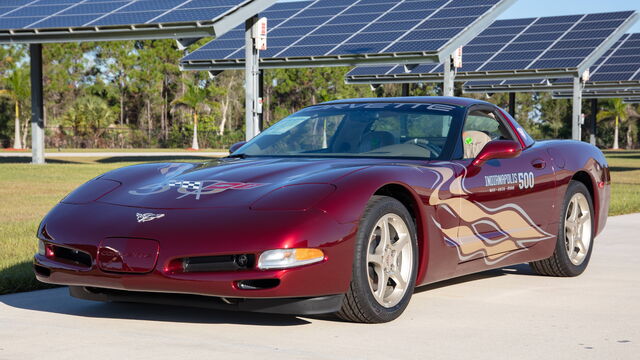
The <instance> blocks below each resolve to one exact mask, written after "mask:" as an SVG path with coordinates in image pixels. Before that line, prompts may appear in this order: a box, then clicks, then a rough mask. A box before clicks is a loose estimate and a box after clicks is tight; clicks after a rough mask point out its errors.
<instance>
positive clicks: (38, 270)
mask: <svg viewBox="0 0 640 360" xmlns="http://www.w3.org/2000/svg"><path fill="white" fill-rule="evenodd" d="M33 270H35V272H36V274H38V275H40V276H45V277H49V276H51V270H49V269H47V268H46V267H44V266H40V265H33Z"/></svg>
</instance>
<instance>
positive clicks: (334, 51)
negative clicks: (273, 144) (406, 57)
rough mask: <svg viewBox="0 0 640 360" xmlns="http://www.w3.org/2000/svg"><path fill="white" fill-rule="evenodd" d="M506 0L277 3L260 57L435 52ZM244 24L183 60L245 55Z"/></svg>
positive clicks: (337, 0)
mask: <svg viewBox="0 0 640 360" xmlns="http://www.w3.org/2000/svg"><path fill="white" fill-rule="evenodd" d="M505 2H506V1H505V0H397V1H389V0H314V1H298V2H286V3H277V4H275V5H274V6H272V7H271V8H269V9H268V10H266V11H265V12H263V13H261V14H260V15H261V16H266V17H267V18H268V19H269V33H268V42H269V49H268V50H266V51H263V52H261V54H260V55H261V57H262V58H288V57H313V56H330V55H348V54H382V53H398V52H436V51H438V50H439V49H441V48H442V47H444V46H445V45H446V44H447V43H449V42H450V41H451V39H452V38H455V37H456V36H457V35H458V34H460V33H461V32H462V31H463V30H464V29H465V28H467V27H468V26H470V25H471V24H473V23H475V22H477V21H478V19H479V18H481V17H482V15H484V14H486V13H489V12H490V11H492V10H495V7H496V6H497V5H499V4H501V3H505ZM243 47H244V29H243V28H241V27H239V28H237V29H235V30H234V31H231V32H229V33H227V34H226V35H224V36H222V37H220V38H218V39H216V40H215V41H213V42H210V43H208V44H206V45H205V46H203V47H202V48H200V49H198V50H197V51H195V52H193V53H192V54H190V55H188V56H186V57H185V58H184V59H183V61H185V62H188V61H198V60H226V59H243V58H244V50H243Z"/></svg>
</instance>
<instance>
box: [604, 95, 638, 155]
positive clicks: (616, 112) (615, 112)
mask: <svg viewBox="0 0 640 360" xmlns="http://www.w3.org/2000/svg"><path fill="white" fill-rule="evenodd" d="M628 108H629V105H628V104H625V103H624V101H622V99H611V100H609V101H608V103H607V105H606V106H605V110H603V111H601V112H600V113H598V116H597V119H598V120H615V124H616V125H615V132H614V135H613V149H614V150H618V149H620V145H619V142H618V137H619V131H620V122H626V121H627V120H629V112H628V110H629V109H628ZM628 131H631V127H629V130H628Z"/></svg>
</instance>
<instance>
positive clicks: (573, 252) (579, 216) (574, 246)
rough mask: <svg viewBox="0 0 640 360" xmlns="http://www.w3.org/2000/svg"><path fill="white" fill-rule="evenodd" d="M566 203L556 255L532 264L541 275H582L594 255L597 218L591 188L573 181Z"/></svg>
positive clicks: (568, 189) (563, 209) (568, 190)
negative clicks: (594, 230)
mask: <svg viewBox="0 0 640 360" xmlns="http://www.w3.org/2000/svg"><path fill="white" fill-rule="evenodd" d="M563 205H564V206H563V208H562V212H561V214H562V218H561V219H560V228H559V229H558V241H557V242H556V249H555V251H554V253H553V255H552V256H551V257H550V258H548V259H544V260H540V261H535V262H532V263H531V264H530V265H531V268H532V269H533V270H534V271H535V272H536V273H538V274H540V275H548V276H564V277H570V276H578V275H580V274H582V273H583V272H584V270H585V269H586V268H587V265H588V264H589V260H590V258H591V250H592V249H593V234H594V232H593V224H594V221H593V202H592V200H591V195H590V194H589V190H587V187H586V186H585V185H584V184H583V183H581V182H578V181H571V183H569V187H568V188H567V194H566V195H565V199H564V204H563Z"/></svg>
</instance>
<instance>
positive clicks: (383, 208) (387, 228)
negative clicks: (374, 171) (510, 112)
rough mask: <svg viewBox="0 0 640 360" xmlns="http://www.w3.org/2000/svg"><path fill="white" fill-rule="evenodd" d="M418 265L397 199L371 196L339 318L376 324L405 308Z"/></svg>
mask: <svg viewBox="0 0 640 360" xmlns="http://www.w3.org/2000/svg"><path fill="white" fill-rule="evenodd" d="M417 264H418V257H417V243H416V230H415V225H414V223H413V220H412V218H411V215H410V214H409V212H408V211H407V209H406V208H405V207H404V205H402V203H400V202H399V201H398V200H396V199H394V198H391V197H387V196H374V197H372V198H371V200H370V201H369V203H368V204H367V208H366V210H365V213H364V216H363V218H362V220H361V221H360V226H359V230H358V234H357V243H356V248H355V255H354V264H353V275H352V280H351V284H350V287H349V291H348V292H347V294H346V296H345V299H344V302H343V304H342V309H341V310H340V311H339V312H338V316H339V317H340V318H342V319H344V320H348V321H355V322H364V323H381V322H387V321H391V320H394V319H396V318H397V317H398V316H400V314H402V312H403V311H404V310H405V309H406V307H407V305H408V304H409V300H410V299H411V295H412V294H413V289H414V287H415V278H416V269H417Z"/></svg>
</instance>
